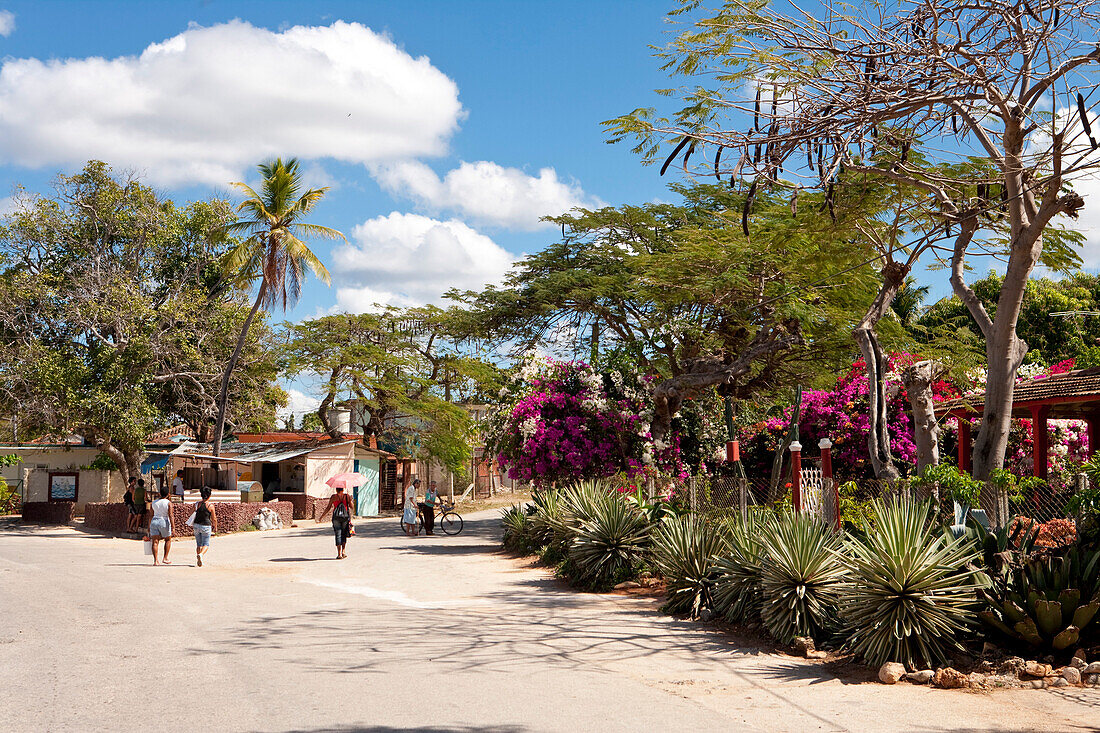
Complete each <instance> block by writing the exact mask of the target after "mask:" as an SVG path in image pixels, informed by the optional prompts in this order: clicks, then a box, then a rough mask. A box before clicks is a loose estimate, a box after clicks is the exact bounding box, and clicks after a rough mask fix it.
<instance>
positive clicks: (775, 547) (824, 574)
mask: <svg viewBox="0 0 1100 733" xmlns="http://www.w3.org/2000/svg"><path fill="white" fill-rule="evenodd" d="M762 546H763V552H764V554H765V555H766V556H767V561H766V562H765V563H764V564H763V568H762V571H761V579H760V584H761V589H762V591H763V605H762V607H761V610H760V616H761V618H762V619H763V621H764V626H765V627H767V629H768V632H769V633H770V634H771V635H772V636H774V637H775V638H776V639H777V640H779V641H780V642H782V643H784V644H788V643H790V641H791V640H792V639H794V638H795V637H796V636H809V637H812V638H814V639H821V638H823V636H824V635H825V634H826V633H828V632H830V631H832V630H833V629H834V628H835V626H836V609H837V605H838V603H839V601H840V594H841V587H842V584H843V581H844V577H845V570H844V565H843V564H842V563H841V561H840V557H839V556H838V554H837V550H838V549H839V547H840V540H839V537H838V536H837V535H835V534H833V532H831V531H830V530H829V529H828V528H827V527H826V526H825V525H824V524H823V523H822V522H821V521H820V520H818V519H817V518H816V517H814V516H812V515H810V514H805V513H802V512H783V513H781V514H779V515H778V516H777V518H776V520H775V521H774V522H771V523H769V524H768V525H767V526H766V527H765V529H764V531H763V533H762Z"/></svg>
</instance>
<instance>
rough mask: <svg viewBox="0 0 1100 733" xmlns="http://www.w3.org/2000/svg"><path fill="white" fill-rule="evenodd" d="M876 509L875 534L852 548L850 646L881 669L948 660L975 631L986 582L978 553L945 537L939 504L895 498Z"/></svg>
mask: <svg viewBox="0 0 1100 733" xmlns="http://www.w3.org/2000/svg"><path fill="white" fill-rule="evenodd" d="M872 511H873V512H874V522H873V523H872V524H871V525H870V527H871V529H870V531H869V532H868V533H867V535H866V536H865V537H864V538H861V539H857V538H850V539H848V540H847V541H846V542H845V544H844V562H845V564H846V565H847V568H848V581H847V583H846V584H845V586H844V591H843V593H842V594H841V605H840V613H841V617H842V619H843V622H844V624H845V627H846V632H847V633H846V636H847V642H846V643H847V645H848V647H849V648H851V649H852V651H854V652H856V653H857V654H859V655H860V656H861V657H863V658H864V659H866V660H867V661H868V662H870V663H871V664H872V665H875V666H878V665H881V664H883V663H884V662H902V663H904V664H906V665H907V666H909V667H910V668H918V669H920V668H924V667H928V666H932V665H934V664H936V663H939V662H942V661H944V660H946V659H947V653H948V651H949V650H950V649H956V648H959V646H960V645H959V642H958V639H959V637H960V636H961V635H962V634H964V633H965V632H966V631H967V630H968V629H969V628H970V626H971V619H972V618H973V612H974V607H975V605H976V602H977V598H976V595H975V593H976V591H977V590H978V588H979V587H981V583H980V582H978V579H977V578H976V577H975V571H973V570H971V569H969V568H968V565H970V564H971V563H972V562H974V561H975V560H976V559H977V553H976V551H975V550H974V548H973V547H972V546H971V545H970V544H969V543H968V542H967V541H966V540H965V539H963V538H960V539H956V540H951V541H947V540H945V539H944V538H943V535H942V533H940V532H939V531H937V529H936V528H935V526H934V525H933V523H932V521H931V520H932V504H931V502H919V503H917V502H913V501H910V500H908V499H904V498H894V499H892V500H890V501H887V502H882V501H875V502H874V503H873V505H872Z"/></svg>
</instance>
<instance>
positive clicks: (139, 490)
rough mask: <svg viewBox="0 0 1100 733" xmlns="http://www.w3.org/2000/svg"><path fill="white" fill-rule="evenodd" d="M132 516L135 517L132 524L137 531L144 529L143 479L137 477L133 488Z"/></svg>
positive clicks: (145, 525)
mask: <svg viewBox="0 0 1100 733" xmlns="http://www.w3.org/2000/svg"><path fill="white" fill-rule="evenodd" d="M133 511H134V516H135V517H137V518H136V519H135V520H134V525H135V527H136V529H137V531H138V532H140V531H141V530H143V529H145V527H147V526H148V525H147V524H146V522H145V511H146V506H145V479H143V478H139V479H138V480H137V483H136V484H135V488H134V510H133Z"/></svg>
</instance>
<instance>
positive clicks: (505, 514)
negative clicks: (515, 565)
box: [500, 504, 532, 553]
mask: <svg viewBox="0 0 1100 733" xmlns="http://www.w3.org/2000/svg"><path fill="white" fill-rule="evenodd" d="M500 526H501V527H502V528H503V529H504V537H503V539H502V543H503V545H504V549H506V550H509V551H511V552H523V553H526V552H530V551H531V549H532V543H531V520H530V518H529V517H528V516H527V512H526V511H524V509H523V507H521V506H519V505H518V504H515V505H512V506H510V507H508V508H507V509H505V510H503V511H502V512H501V513H500Z"/></svg>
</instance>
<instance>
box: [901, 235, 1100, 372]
mask: <svg viewBox="0 0 1100 733" xmlns="http://www.w3.org/2000/svg"><path fill="white" fill-rule="evenodd" d="M1045 236H1046V234H1044V237H1045ZM1044 249H1045V248H1044ZM1003 281H1004V278H1003V276H1002V275H999V274H997V273H995V272H990V273H989V274H988V275H986V276H985V277H984V278H982V279H980V280H977V281H975V282H974V284H973V286H972V287H973V290H974V292H975V294H976V295H977V296H978V298H979V300H981V301H982V303H983V304H984V305H985V307H986V309H987V310H988V311H989V313H990V315H993V314H994V313H996V304H997V300H998V299H999V298H1000V293H1001V285H1002V283H1003ZM1097 310H1100V275H1097V274H1094V273H1086V272H1080V271H1077V272H1071V273H1070V274H1069V275H1067V276H1066V277H1063V278H1060V279H1057V280H1054V279H1051V278H1045V277H1042V278H1032V279H1030V280H1028V282H1027V287H1026V288H1025V290H1024V300H1023V305H1022V307H1021V310H1020V319H1019V321H1018V322H1017V325H1016V332H1017V333H1018V334H1019V336H1020V338H1021V339H1022V340H1023V341H1025V342H1026V343H1027V345H1028V353H1027V357H1026V361H1027V362H1028V363H1041V364H1054V363H1057V362H1060V361H1063V360H1065V359H1074V360H1075V361H1076V366H1077V367H1078V368H1085V367H1092V366H1100V347H1097V345H1096V344H1097V339H1100V319H1097V318H1095V317H1089V316H1081V315H1071V316H1051V315H1050V314H1051V313H1069V312H1073V311H1086V312H1088V311H1097ZM918 322H919V323H920V324H921V325H922V326H925V327H929V328H933V327H943V326H949V327H952V328H955V329H965V330H967V331H969V332H970V333H973V334H980V333H981V331H980V330H979V329H978V326H977V324H975V323H974V321H973V318H972V317H971V315H970V311H969V310H968V309H967V308H966V306H964V305H963V304H962V302H961V301H960V300H958V299H957V298H954V297H952V298H944V299H942V300H940V301H937V302H936V303H934V304H932V306H931V307H930V308H928V310H927V311H926V312H925V313H924V314H922V315H921V316H920V318H919V319H918Z"/></svg>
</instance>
